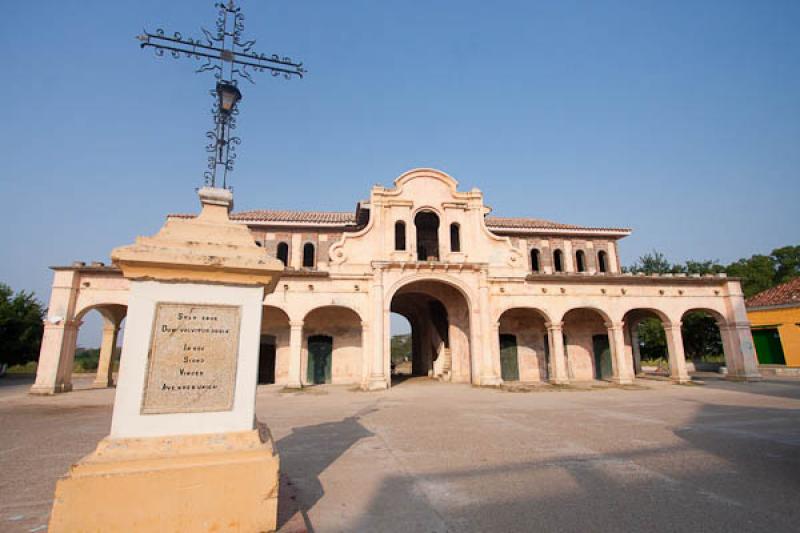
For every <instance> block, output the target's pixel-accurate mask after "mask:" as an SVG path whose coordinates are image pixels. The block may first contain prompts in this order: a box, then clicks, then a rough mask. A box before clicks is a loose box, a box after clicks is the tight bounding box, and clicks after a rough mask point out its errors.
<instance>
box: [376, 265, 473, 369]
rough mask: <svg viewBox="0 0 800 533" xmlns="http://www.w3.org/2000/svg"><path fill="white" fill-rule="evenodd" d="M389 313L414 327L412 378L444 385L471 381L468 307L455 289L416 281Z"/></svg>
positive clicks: (399, 295)
mask: <svg viewBox="0 0 800 533" xmlns="http://www.w3.org/2000/svg"><path fill="white" fill-rule="evenodd" d="M390 309H391V311H392V312H393V313H397V314H399V315H402V316H403V317H405V318H406V319H407V320H408V323H409V324H410V326H411V374H412V375H414V376H430V377H436V378H439V379H442V380H445V381H458V382H465V383H467V382H469V381H470V378H471V370H470V368H471V355H470V330H469V318H470V313H469V305H468V303H467V300H466V298H465V297H464V295H463V294H462V293H461V292H460V291H459V290H458V289H456V288H455V287H453V286H451V285H449V284H447V283H445V282H443V281H438V280H421V281H414V282H412V283H409V284H408V285H404V286H403V287H401V288H400V289H399V290H398V291H397V292H396V293H395V294H394V296H393V297H392V301H391V304H390Z"/></svg>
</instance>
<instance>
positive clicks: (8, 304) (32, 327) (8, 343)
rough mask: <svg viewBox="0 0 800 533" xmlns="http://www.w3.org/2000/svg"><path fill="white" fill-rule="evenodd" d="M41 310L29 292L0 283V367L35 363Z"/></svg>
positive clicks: (40, 338) (40, 324) (40, 305)
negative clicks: (29, 362)
mask: <svg viewBox="0 0 800 533" xmlns="http://www.w3.org/2000/svg"><path fill="white" fill-rule="evenodd" d="M43 318H44V308H43V307H42V304H41V303H40V302H39V301H38V300H37V299H36V297H35V296H34V295H33V293H30V292H25V291H19V292H18V293H16V294H14V292H13V291H12V290H11V287H9V286H8V285H6V284H5V283H0V367H1V366H3V365H8V366H13V365H20V364H25V363H27V362H28V361H35V360H36V358H37V357H38V355H39V346H40V344H41V340H42V330H43V327H44V326H43V324H42V320H43Z"/></svg>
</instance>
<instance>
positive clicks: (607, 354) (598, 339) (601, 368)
mask: <svg viewBox="0 0 800 533" xmlns="http://www.w3.org/2000/svg"><path fill="white" fill-rule="evenodd" d="M592 346H593V348H594V377H595V379H606V378H609V377H611V376H612V375H613V370H612V368H611V348H610V346H609V345H608V335H594V336H593V337H592Z"/></svg>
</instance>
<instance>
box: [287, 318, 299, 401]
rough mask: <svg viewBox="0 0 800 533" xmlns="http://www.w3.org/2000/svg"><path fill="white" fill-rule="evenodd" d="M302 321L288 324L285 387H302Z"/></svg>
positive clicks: (293, 321)
mask: <svg viewBox="0 0 800 533" xmlns="http://www.w3.org/2000/svg"><path fill="white" fill-rule="evenodd" d="M302 356H303V321H302V320H292V321H290V322H289V378H288V380H287V381H286V387H287V388H289V389H300V388H302V387H303V364H302Z"/></svg>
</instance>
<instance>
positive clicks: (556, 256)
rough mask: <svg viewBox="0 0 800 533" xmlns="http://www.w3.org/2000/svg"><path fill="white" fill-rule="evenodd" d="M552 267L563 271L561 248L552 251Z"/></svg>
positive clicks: (557, 270)
mask: <svg viewBox="0 0 800 533" xmlns="http://www.w3.org/2000/svg"><path fill="white" fill-rule="evenodd" d="M553 269H554V270H555V271H556V272H564V253H563V252H562V251H561V250H556V251H555V252H553Z"/></svg>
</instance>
